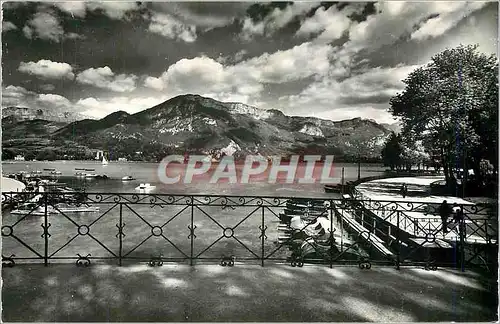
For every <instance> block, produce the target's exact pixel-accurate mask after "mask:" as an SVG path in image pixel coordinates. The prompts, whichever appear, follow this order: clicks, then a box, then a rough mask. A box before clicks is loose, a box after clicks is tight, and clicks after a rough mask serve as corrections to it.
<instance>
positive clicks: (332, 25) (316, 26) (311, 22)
mask: <svg viewBox="0 0 500 324" xmlns="http://www.w3.org/2000/svg"><path fill="white" fill-rule="evenodd" d="M350 24H351V20H350V19H349V18H348V17H347V13H346V12H344V11H339V10H337V7H336V6H331V7H330V8H328V10H325V8H323V7H319V8H318V9H317V10H316V12H315V13H314V16H312V17H309V18H306V19H305V20H304V21H303V22H302V25H301V26H300V28H299V30H298V31H297V33H296V35H297V36H306V37H307V36H310V35H316V34H317V35H318V36H317V39H318V40H322V41H327V42H330V41H333V40H335V39H338V38H340V37H341V36H342V35H343V33H344V32H345V31H346V30H347V29H348V28H349V26H350Z"/></svg>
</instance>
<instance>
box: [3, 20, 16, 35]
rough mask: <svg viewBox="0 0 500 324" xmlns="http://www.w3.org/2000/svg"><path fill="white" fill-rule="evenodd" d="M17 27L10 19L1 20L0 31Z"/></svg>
mask: <svg viewBox="0 0 500 324" xmlns="http://www.w3.org/2000/svg"><path fill="white" fill-rule="evenodd" d="M16 29H18V28H17V26H16V25H14V24H13V23H11V22H10V21H3V22H2V32H4V33H5V32H8V31H9V30H16Z"/></svg>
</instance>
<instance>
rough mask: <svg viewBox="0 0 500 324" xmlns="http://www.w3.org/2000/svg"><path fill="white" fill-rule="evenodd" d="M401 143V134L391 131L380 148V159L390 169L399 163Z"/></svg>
mask: <svg viewBox="0 0 500 324" xmlns="http://www.w3.org/2000/svg"><path fill="white" fill-rule="evenodd" d="M401 144H402V140H401V136H400V135H398V134H396V133H394V132H392V133H391V135H389V137H388V138H387V140H386V142H385V145H384V147H383V148H382V160H383V161H384V165H386V166H389V167H390V168H391V170H394V169H395V168H397V167H399V166H400V165H401V155H402V153H403V147H402V145H401Z"/></svg>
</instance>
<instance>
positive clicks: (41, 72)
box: [18, 60, 75, 80]
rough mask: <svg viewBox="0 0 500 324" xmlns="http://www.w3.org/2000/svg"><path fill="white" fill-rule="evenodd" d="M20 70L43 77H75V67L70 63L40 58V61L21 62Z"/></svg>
mask: <svg viewBox="0 0 500 324" xmlns="http://www.w3.org/2000/svg"><path fill="white" fill-rule="evenodd" d="M18 71H19V72H22V73H27V74H30V75H34V76H37V77H40V78H43V79H71V80H72V79H73V78H74V77H75V75H74V73H73V67H72V66H71V65H69V64H68V63H60V62H52V61H51V60H39V61H38V62H28V63H25V62H21V63H20V64H19V68H18Z"/></svg>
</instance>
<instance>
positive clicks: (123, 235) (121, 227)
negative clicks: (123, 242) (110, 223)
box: [115, 223, 126, 238]
mask: <svg viewBox="0 0 500 324" xmlns="http://www.w3.org/2000/svg"><path fill="white" fill-rule="evenodd" d="M116 227H117V228H118V233H117V234H116V235H115V237H117V238H118V237H125V236H126V235H125V233H123V228H124V227H125V223H123V224H122V226H120V224H116Z"/></svg>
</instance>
